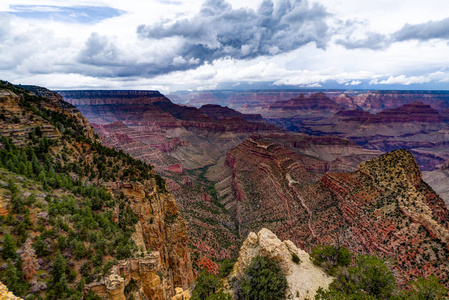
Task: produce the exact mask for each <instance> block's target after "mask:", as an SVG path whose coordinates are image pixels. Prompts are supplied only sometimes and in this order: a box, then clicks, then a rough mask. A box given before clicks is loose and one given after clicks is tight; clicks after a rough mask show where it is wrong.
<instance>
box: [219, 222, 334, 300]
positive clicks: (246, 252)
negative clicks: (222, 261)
mask: <svg viewBox="0 0 449 300" xmlns="http://www.w3.org/2000/svg"><path fill="white" fill-rule="evenodd" d="M293 255H297V256H298V257H299V259H300V262H299V263H295V262H293V260H292V256H293ZM256 256H263V257H267V258H269V259H271V260H273V261H275V262H276V263H277V264H278V266H279V267H280V269H281V271H282V273H283V274H284V275H285V276H286V278H287V282H288V289H287V292H286V295H285V299H298V300H303V299H313V298H314V296H315V293H316V291H317V290H318V289H319V288H320V287H321V288H323V289H327V288H328V287H329V284H330V283H332V281H333V280H334V278H333V277H330V276H328V275H327V274H326V273H325V272H324V271H323V270H322V269H321V268H319V267H317V266H315V265H314V264H313V262H312V261H311V260H310V257H309V254H307V252H305V251H303V250H301V249H298V248H297V247H296V246H295V244H293V243H292V242H291V241H288V240H287V241H283V242H282V241H281V240H279V239H278V238H277V236H276V235H275V234H274V233H272V232H271V231H269V230H268V229H265V228H263V229H261V230H260V231H259V233H258V234H255V233H254V232H251V233H250V234H249V235H248V237H247V239H246V240H245V241H244V242H243V245H242V247H241V249H240V253H239V258H238V260H237V262H236V263H235V265H234V268H233V270H232V273H231V274H230V275H229V277H228V279H227V280H228V282H230V281H232V278H242V277H243V275H244V272H245V269H246V268H247V267H248V266H249V265H250V263H251V259H252V258H254V257H256Z"/></svg>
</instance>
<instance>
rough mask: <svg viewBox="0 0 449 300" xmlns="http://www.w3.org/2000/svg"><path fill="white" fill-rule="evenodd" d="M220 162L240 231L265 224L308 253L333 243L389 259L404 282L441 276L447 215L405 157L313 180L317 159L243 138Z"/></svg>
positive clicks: (401, 153)
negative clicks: (227, 171)
mask: <svg viewBox="0 0 449 300" xmlns="http://www.w3.org/2000/svg"><path fill="white" fill-rule="evenodd" d="M226 162H227V164H228V165H229V166H230V167H232V170H233V171H232V174H233V180H234V182H236V185H238V187H239V188H238V189H236V188H235V187H234V185H233V187H234V193H239V194H240V195H239V196H238V197H237V196H235V198H234V201H233V202H232V201H230V202H228V203H227V204H226V205H227V207H228V208H229V209H233V211H234V212H235V216H236V217H235V219H236V221H237V222H238V223H239V228H240V231H241V233H242V234H245V233H246V232H247V231H249V230H255V229H256V230H257V229H258V228H262V227H268V228H270V229H271V230H273V231H274V232H276V233H277V234H278V235H279V236H282V237H283V238H285V239H290V240H292V241H294V242H295V243H297V244H299V245H303V246H304V247H305V248H306V249H307V250H309V251H310V250H311V248H312V247H313V246H314V245H317V244H336V243H340V244H344V245H345V246H347V247H348V248H349V249H350V250H351V251H353V252H355V253H358V254H359V253H377V254H379V255H383V256H387V257H395V258H397V259H398V262H399V264H398V267H396V268H397V270H396V272H398V273H399V274H401V275H403V276H405V277H404V278H407V279H409V278H413V277H415V276H427V275H430V274H436V275H437V276H440V277H441V278H443V279H444V278H446V275H447V271H448V270H449V262H448V261H447V259H446V258H447V255H448V254H447V253H448V249H449V212H448V210H447V208H446V206H445V204H444V202H443V201H442V199H441V198H439V197H438V196H437V195H436V194H435V193H434V192H433V191H432V190H431V189H429V187H428V186H427V185H426V184H425V183H424V182H423V181H422V177H421V172H420V170H419V168H418V166H417V164H416V162H415V160H414V158H413V156H412V155H411V154H410V152H407V151H405V150H398V151H395V152H392V153H389V154H387V155H384V156H381V157H379V158H376V159H373V160H371V161H368V162H366V163H362V164H361V165H360V168H359V169H358V171H356V172H352V173H327V174H326V175H325V176H323V177H322V178H321V179H320V180H319V181H318V182H316V183H314V180H315V179H314V178H316V177H317V176H319V174H318V172H319V168H317V167H318V166H319V165H320V163H322V162H320V161H314V160H311V159H310V158H305V157H298V156H296V154H292V153H289V152H288V151H286V150H285V149H282V148H279V147H278V146H276V145H274V144H272V145H270V144H266V143H260V142H259V143H257V142H256V141H247V142H245V143H244V144H243V145H242V146H239V147H238V148H236V149H233V150H232V151H230V154H229V157H228V159H227V160H226ZM429 249H434V250H429ZM444 282H445V283H446V284H447V283H449V281H448V280H446V279H444Z"/></svg>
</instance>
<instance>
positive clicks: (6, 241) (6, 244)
mask: <svg viewBox="0 0 449 300" xmlns="http://www.w3.org/2000/svg"><path fill="white" fill-rule="evenodd" d="M2 258H3V259H8V258H12V259H14V258H17V253H16V244H15V242H14V238H13V237H12V235H10V234H9V233H7V234H5V236H4V237H3V249H2Z"/></svg>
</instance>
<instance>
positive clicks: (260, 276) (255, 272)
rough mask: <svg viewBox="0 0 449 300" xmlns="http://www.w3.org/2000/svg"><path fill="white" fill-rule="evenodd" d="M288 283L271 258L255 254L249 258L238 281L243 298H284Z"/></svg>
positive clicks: (247, 299) (264, 299)
mask: <svg viewBox="0 0 449 300" xmlns="http://www.w3.org/2000/svg"><path fill="white" fill-rule="evenodd" d="M287 287H288V284H287V279H286V277H285V275H284V274H283V273H282V271H281V269H280V268H279V266H278V265H277V264H276V263H275V262H274V261H272V260H270V259H268V258H266V257H263V256H256V257H254V258H253V259H252V260H251V263H250V265H249V266H248V268H247V269H246V270H245V275H244V277H243V279H242V280H241V282H240V294H241V296H242V298H243V299H245V300H250V299H259V300H276V299H284V297H285V291H286V290H287Z"/></svg>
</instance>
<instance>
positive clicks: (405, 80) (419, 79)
mask: <svg viewBox="0 0 449 300" xmlns="http://www.w3.org/2000/svg"><path fill="white" fill-rule="evenodd" d="M426 82H430V78H429V77H428V76H411V77H407V76H405V75H399V76H395V77H394V76H390V77H388V79H387V80H381V81H379V84H402V85H410V84H414V83H418V84H419V83H426Z"/></svg>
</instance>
